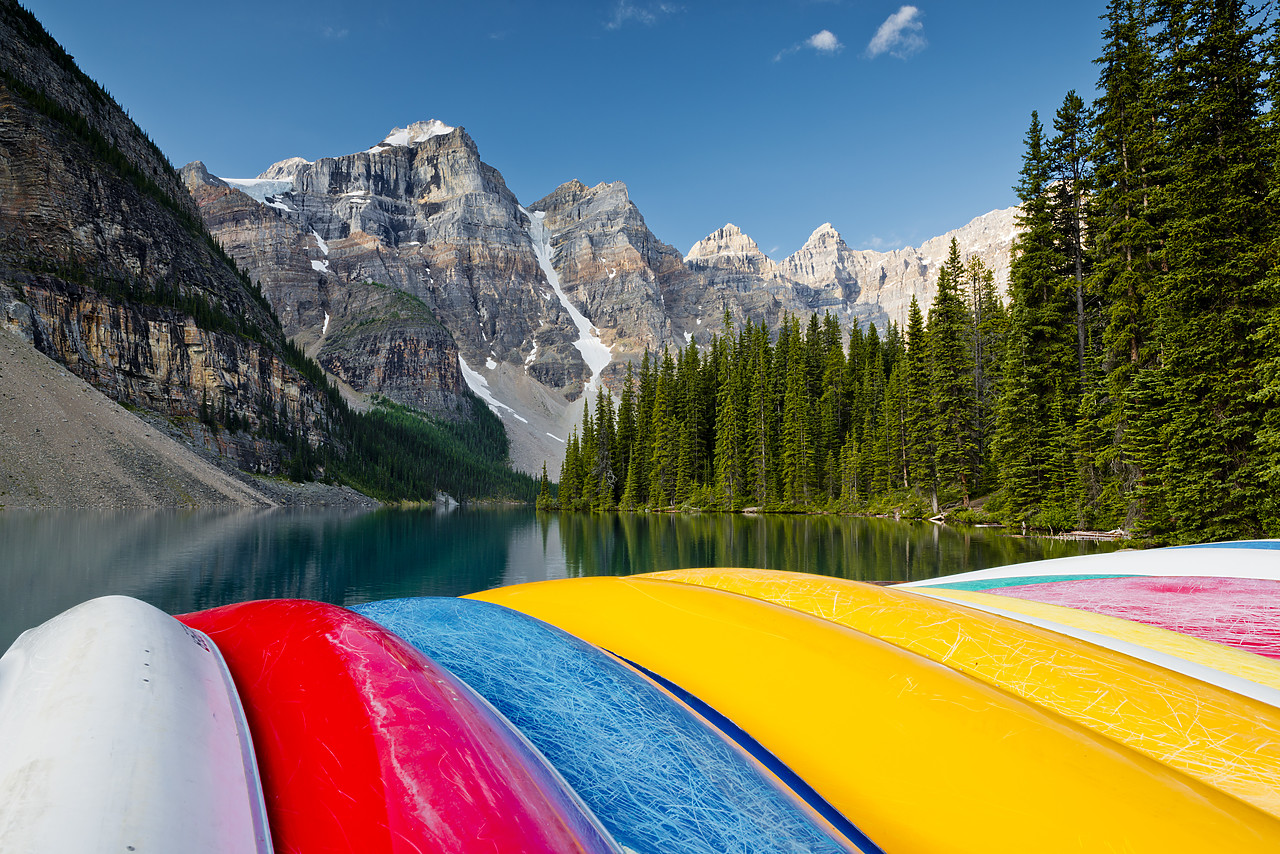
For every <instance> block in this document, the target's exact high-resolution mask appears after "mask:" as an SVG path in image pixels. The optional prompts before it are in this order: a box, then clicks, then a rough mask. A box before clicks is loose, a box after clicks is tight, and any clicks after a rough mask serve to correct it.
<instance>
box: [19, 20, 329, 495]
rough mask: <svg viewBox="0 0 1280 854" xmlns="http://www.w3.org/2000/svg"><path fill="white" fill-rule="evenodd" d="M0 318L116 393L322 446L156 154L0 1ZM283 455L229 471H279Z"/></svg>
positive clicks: (310, 399)
mask: <svg viewBox="0 0 1280 854" xmlns="http://www.w3.org/2000/svg"><path fill="white" fill-rule="evenodd" d="M0 200H3V204H0V306H2V307H3V311H0V321H3V322H4V323H6V324H7V325H8V326H11V327H13V328H14V329H15V330H17V331H19V332H21V333H22V334H23V335H24V337H26V338H27V340H28V341H30V342H32V343H34V344H35V346H36V347H37V348H39V350H40V351H41V352H43V353H44V354H45V355H46V356H49V357H51V358H53V359H55V360H57V361H59V362H61V363H62V364H64V365H66V366H67V368H68V369H70V370H71V371H73V372H74V373H76V374H77V375H78V376H80V377H81V378H83V379H85V380H87V381H89V382H90V383H92V384H93V385H95V386H96V387H97V388H99V389H101V390H103V391H104V392H106V393H107V394H108V395H110V396H111V397H113V398H114V399H116V400H118V401H121V402H123V403H127V404H130V405H133V406H137V407H142V408H146V409H150V410H154V411H156V412H159V413H161V414H164V415H167V416H170V417H174V418H181V417H204V418H205V419H206V420H208V421H211V422H221V423H231V422H234V423H237V424H240V425H243V426H245V427H248V428H253V427H257V426H261V425H262V424H263V422H264V419H266V420H270V421H271V422H273V423H279V422H282V421H284V422H287V423H289V424H290V425H292V427H293V429H294V430H295V431H296V433H297V435H299V436H301V437H303V438H305V439H306V440H307V441H309V442H310V443H311V444H313V445H318V444H320V443H321V442H323V441H325V439H326V437H327V431H326V424H327V422H326V419H327V414H326V412H327V410H326V408H325V405H324V401H323V397H322V395H321V394H320V393H319V391H318V390H317V389H316V388H314V387H313V386H312V385H311V384H310V383H309V382H308V381H307V380H306V379H305V378H303V377H302V376H301V375H300V374H299V373H298V372H297V371H296V370H294V369H293V368H292V367H290V366H289V365H288V364H287V360H286V358H285V353H284V339H283V336H282V335H281V334H280V331H279V328H278V326H277V324H276V320H275V318H274V316H273V315H272V312H271V309H270V306H269V305H267V304H266V302H265V300H262V299H261V297H260V295H257V294H255V293H253V291H252V289H250V288H249V287H248V286H247V283H246V282H245V281H244V280H242V279H241V278H240V276H239V275H238V274H237V272H236V271H235V269H234V268H233V267H232V265H230V264H229V263H228V259H227V258H226V256H225V255H224V254H223V253H222V252H221V250H220V248H219V247H218V246H217V244H216V243H214V242H213V241H212V239H211V238H210V237H209V235H208V234H207V232H206V231H205V230H204V228H203V226H202V224H201V222H200V220H199V219H198V216H197V214H196V208H195V205H194V204H193V202H192V200H191V198H190V197H189V196H188V195H187V193H186V192H185V191H184V190H183V188H182V187H181V184H180V183H179V180H178V176H177V175H176V173H174V172H173V170H172V168H171V167H170V166H169V165H168V163H167V161H165V160H164V158H163V157H162V156H161V155H160V153H159V151H158V150H156V149H155V146H154V145H152V144H151V143H150V141H149V140H148V139H147V138H146V137H145V135H144V134H143V133H142V132H141V131H140V130H138V128H137V127H136V126H135V125H133V123H132V122H130V121H129V119H128V118H127V117H126V116H125V115H124V114H123V112H122V111H121V110H120V109H119V107H118V106H116V105H115V103H114V102H113V101H112V100H111V99H110V97H109V96H107V95H106V94H105V93H104V92H103V91H102V90H101V88H100V87H98V86H97V85H96V84H94V83H93V82H92V81H90V80H89V79H88V78H87V77H85V76H84V75H83V74H82V73H81V72H80V71H79V70H78V69H77V68H76V67H75V64H74V62H72V60H71V58H70V57H69V56H67V55H66V53H65V52H63V51H62V49H61V48H60V47H59V46H58V45H57V44H56V42H54V41H53V40H52V39H51V38H49V36H48V35H47V34H46V33H45V32H44V30H43V29H42V28H41V27H40V25H39V23H38V22H36V20H35V19H34V17H32V16H31V15H30V13H28V12H26V11H25V10H23V9H22V8H21V7H19V6H17V5H16V4H15V3H13V2H12V0H0ZM283 453H284V451H283V449H282V447H280V446H261V445H260V444H259V443H257V442H256V441H254V442H246V443H244V448H243V457H242V458H241V459H240V460H239V461H240V462H241V464H242V465H244V466H246V467H249V468H253V469H257V470H263V471H278V470H279V469H280V468H281V467H282V465H283V464H284V463H285V460H284V458H283Z"/></svg>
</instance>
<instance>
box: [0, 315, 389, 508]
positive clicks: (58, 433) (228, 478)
mask: <svg viewBox="0 0 1280 854" xmlns="http://www.w3.org/2000/svg"><path fill="white" fill-rule="evenodd" d="M198 438H199V433H198V432H196V431H191V433H190V434H188V433H184V431H183V430H181V429H179V428H178V427H177V426H175V425H174V424H173V423H171V422H170V421H168V420H166V419H162V418H160V417H158V416H144V415H141V414H136V413H135V412H132V411H130V410H127V409H125V408H124V407H122V406H120V405H119V404H117V403H116V402H115V401H113V400H111V399H110V398H108V397H106V396H105V395H103V394H102V393H101V392H99V391H98V390H97V389H95V388H93V386H91V385H89V384H88V383H86V382H85V381H84V380H82V379H80V378H79V377H77V376H75V375H74V374H72V373H70V372H69V371H67V370H66V369H65V368H64V367H63V366H61V365H59V364H58V363H56V362H54V361H53V360H51V359H49V358H48V357H47V356H45V355H44V354H42V353H40V352H39V351H37V350H36V349H35V348H34V347H32V346H31V344H30V343H28V342H27V341H26V340H25V339H24V338H22V337H21V336H19V335H16V334H13V333H10V332H7V331H0V509H4V510H14V509H29V510H41V509H59V508H60V509H70V508H101V509H148V508H159V507H275V506H285V505H295V506H296V505H311V506H340V507H373V506H376V505H377V503H378V502H376V501H374V500H373V499H371V498H369V497H368V496H365V495H362V494H361V493H359V492H356V491H355V490H353V489H350V488H348V487H334V486H327V485H324V484H318V483H311V484H294V483H290V482H288V481H284V480H281V479H276V478H262V477H255V476H253V475H249V474H246V473H245V472H242V471H239V470H238V469H235V468H234V467H233V466H232V465H231V464H230V462H229V461H226V460H225V458H219V457H218V456H217V454H216V453H215V452H214V451H213V450H211V449H207V448H204V447H203V445H202V444H201V443H200V442H199V441H198ZM219 463H221V464H219ZM224 466H225V468H224Z"/></svg>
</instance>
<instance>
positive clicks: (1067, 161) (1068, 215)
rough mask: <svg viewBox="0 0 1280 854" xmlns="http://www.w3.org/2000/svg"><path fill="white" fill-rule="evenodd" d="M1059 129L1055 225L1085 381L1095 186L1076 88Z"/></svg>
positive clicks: (1053, 154)
mask: <svg viewBox="0 0 1280 854" xmlns="http://www.w3.org/2000/svg"><path fill="white" fill-rule="evenodd" d="M1053 129H1054V130H1055V131H1056V133H1055V134H1054V137H1053V139H1052V140H1050V141H1049V144H1048V149H1047V154H1048V157H1049V169H1050V173H1051V175H1052V176H1053V205H1052V208H1053V216H1054V221H1055V222H1054V225H1055V227H1056V230H1057V232H1058V234H1059V235H1060V236H1061V241H1062V248H1061V254H1062V255H1063V260H1064V261H1066V262H1067V265H1068V266H1067V269H1066V270H1064V271H1063V272H1064V273H1065V274H1066V275H1067V276H1068V277H1069V278H1071V279H1072V280H1073V281H1074V283H1075V312H1076V368H1077V371H1078V373H1079V375H1080V381H1081V383H1083V382H1084V380H1085V347H1086V341H1085V337H1086V336H1085V332H1086V325H1085V313H1084V283H1085V277H1086V276H1087V275H1088V273H1089V260H1088V257H1087V253H1086V248H1085V234H1086V229H1085V200H1086V199H1087V198H1088V197H1089V194H1090V192H1091V190H1092V178H1093V176H1092V166H1091V164H1090V161H1089V146H1090V139H1089V116H1088V113H1087V112H1086V111H1085V106H1084V99H1082V98H1081V97H1080V96H1079V95H1077V94H1076V91H1075V90H1074V89H1072V90H1071V91H1070V92H1068V93H1067V95H1066V97H1065V98H1064V99H1063V101H1062V106H1061V107H1059V108H1058V112H1057V115H1056V116H1054V119H1053Z"/></svg>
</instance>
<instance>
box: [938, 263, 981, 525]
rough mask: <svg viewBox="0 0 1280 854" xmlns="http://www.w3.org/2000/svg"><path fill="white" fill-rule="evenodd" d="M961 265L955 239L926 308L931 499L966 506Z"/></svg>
mask: <svg viewBox="0 0 1280 854" xmlns="http://www.w3.org/2000/svg"><path fill="white" fill-rule="evenodd" d="M962 276H963V266H962V265H961V261H960V246H959V244H958V243H957V242H956V240H955V238H952V240H951V249H950V251H949V253H948V255H947V260H946V262H945V263H944V264H943V265H942V268H941V269H940V270H939V271H938V292H937V294H936V295H935V296H934V300H933V305H932V306H931V307H930V309H929V355H930V366H929V367H930V371H929V385H930V397H931V400H932V404H933V441H934V452H933V460H934V477H935V492H934V495H935V496H936V498H935V500H937V501H941V500H943V498H944V497H946V498H950V497H952V496H954V497H958V498H960V499H961V500H962V501H963V502H964V503H965V506H968V503H969V496H970V494H971V493H972V490H973V487H974V473H973V470H972V468H971V461H972V459H973V448H974V444H975V443H974V438H973V423H974V419H973V400H974V384H973V356H972V345H971V344H970V343H969V339H968V333H969V329H970V328H971V326H972V321H971V320H970V319H969V316H968V309H967V307H966V306H965V301H964V299H963V298H962V297H961V295H960V284H961V277H962Z"/></svg>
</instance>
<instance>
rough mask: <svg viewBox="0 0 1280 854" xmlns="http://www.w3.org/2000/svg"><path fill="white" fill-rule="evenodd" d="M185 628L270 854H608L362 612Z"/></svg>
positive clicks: (538, 766) (283, 615)
mask: <svg viewBox="0 0 1280 854" xmlns="http://www.w3.org/2000/svg"><path fill="white" fill-rule="evenodd" d="M181 619H182V620H183V621H184V622H185V623H187V624H188V625H190V626H193V627H195V628H199V629H200V630H201V631H204V632H206V633H207V634H208V635H209V636H210V637H212V638H213V639H214V641H215V642H216V643H217V644H218V645H219V647H220V648H221V649H222V651H223V654H224V655H225V656H226V659H227V663H228V665H229V666H230V669H231V673H232V675H233V676H234V678H235V681H236V685H237V686H238V687H239V689H240V693H241V696H242V697H243V698H244V704H245V709H246V711H247V713H248V719H249V724H250V727H251V730H252V732H253V736H254V741H255V744H256V746H257V752H258V761H259V764H260V768H261V773H262V782H263V790H264V792H265V793H266V797H267V807H268V815H269V817H270V820H271V829H272V834H273V837H274V840H275V846H276V850H277V851H279V852H298V854H320V852H334V854H337V852H344V854H345V852H361V854H381V853H382V852H404V854H408V852H415V854H420V852H449V854H481V852H483V854H492V852H497V851H520V852H530V854H533V852H546V854H551V852H555V854H564V853H565V852H583V854H587V852H591V854H606V852H607V854H616V852H617V850H618V849H617V847H616V846H615V845H614V843H613V842H612V840H611V839H609V838H608V835H607V833H605V831H603V829H601V828H600V827H599V825H598V824H597V823H596V822H595V820H594V819H593V818H592V817H591V816H590V815H589V814H587V813H586V812H585V811H584V810H583V808H582V807H581V804H580V802H579V801H578V800H577V799H576V797H574V796H573V794H572V792H570V791H569V790H568V788H567V787H566V786H565V785H564V783H563V781H562V780H561V779H560V778H559V777H558V776H557V775H556V774H555V773H554V772H553V771H552V770H551V769H550V768H548V767H547V766H546V765H545V763H544V762H543V760H542V759H541V757H540V756H538V755H537V754H536V753H535V752H534V751H533V750H531V749H530V748H529V747H528V745H527V744H526V743H525V742H524V741H523V740H521V739H520V738H519V737H518V736H517V735H516V734H515V733H514V732H513V731H512V730H511V729H510V727H509V726H508V725H507V724H506V722H505V721H503V720H502V719H501V718H500V717H499V716H498V715H497V714H496V713H495V712H493V710H492V709H490V708H489V706H488V705H487V704H485V703H484V702H483V701H482V700H480V699H479V698H478V697H476V695H475V694H474V692H472V691H471V690H470V689H469V688H468V687H467V686H466V685H465V684H463V683H462V682H461V681H459V680H458V679H457V678H455V677H454V676H452V675H451V674H449V673H448V672H447V671H446V670H444V668H442V667H440V666H439V665H437V664H435V663H434V662H431V661H430V660H428V659H427V658H426V657H425V656H423V655H422V653H420V652H418V651H417V650H416V649H414V648H413V647H411V646H409V645H408V644H407V643H405V642H404V641H402V640H401V639H399V638H397V637H396V636H394V635H392V634H391V633H389V632H387V631H386V630H385V629H383V628H381V627H380V626H378V625H377V624H376V623H374V622H372V621H370V620H368V619H366V618H365V617H361V616H359V615H357V614H354V613H352V612H351V611H348V610H346V609H344V608H339V607H337V606H333V605H325V604H322V603H319V602H306V601H298V600H275V601H264V602H248V603H244V604H240V605H228V606H225V607H222V608H215V609H213V610H210V611H202V612H199V613H195V614H188V615H186V616H184V617H182V618H181Z"/></svg>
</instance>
